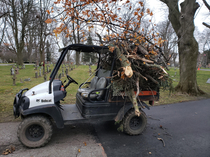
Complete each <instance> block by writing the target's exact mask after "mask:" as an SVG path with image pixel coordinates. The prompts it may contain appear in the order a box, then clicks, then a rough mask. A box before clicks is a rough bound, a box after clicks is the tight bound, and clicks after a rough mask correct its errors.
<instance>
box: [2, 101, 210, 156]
mask: <svg viewBox="0 0 210 157" xmlns="http://www.w3.org/2000/svg"><path fill="white" fill-rule="evenodd" d="M144 111H145V112H146V114H147V116H148V125H147V129H146V130H145V131H144V132H143V134H142V135H139V136H129V135H126V134H124V133H121V132H118V131H117V127H118V126H117V125H115V124H114V122H113V121H111V122H97V123H91V124H89V123H87V124H86V123H82V124H76V125H70V126H66V127H65V128H64V129H61V130H59V129H56V128H55V129H54V133H53V136H52V139H51V141H50V142H49V143H48V144H47V145H46V146H45V147H42V148H38V149H28V148H26V147H24V146H23V145H22V144H21V143H20V142H19V141H18V139H17V134H16V132H17V127H18V125H19V122H15V123H0V156H3V155H1V154H2V152H3V151H5V150H6V149H7V148H10V146H11V145H13V146H14V147H15V149H16V150H15V151H14V152H13V153H11V154H9V155H7V156H9V157H24V156H25V157H32V156H33V157H48V156H49V157H54V156H55V157H57V156H62V157H106V156H108V157H210V99H206V100H200V101H192V102H183V103H178V104H170V105H162V106H154V107H151V110H147V109H145V110H144ZM160 125H161V126H162V128H161V127H160ZM158 138H162V139H163V141H164V143H165V146H164V145H163V142H162V141H159V140H158ZM104 150H105V152H104Z"/></svg>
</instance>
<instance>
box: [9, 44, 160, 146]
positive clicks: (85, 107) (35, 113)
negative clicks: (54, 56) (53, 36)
mask: <svg viewBox="0 0 210 157" xmlns="http://www.w3.org/2000/svg"><path fill="white" fill-rule="evenodd" d="M69 50H75V51H80V52H84V53H90V52H93V53H98V55H97V56H98V65H97V70H96V72H95V74H94V78H93V79H92V80H91V81H90V82H84V83H82V84H81V85H80V86H79V89H78V91H77V94H76V103H75V104H66V105H61V104H60V101H61V100H63V99H64V98H65V97H66V95H67V92H66V88H68V86H69V85H70V84H71V83H75V84H78V83H77V81H76V80H74V79H73V78H72V77H74V76H72V77H70V76H69V75H67V80H68V82H67V83H65V81H64V82H62V81H61V80H59V79H55V77H56V74H57V73H58V70H59V68H60V66H61V64H62V63H63V61H64V58H65V55H66V54H67V52H68V51H69ZM107 51H109V48H108V47H107V46H94V45H82V44H72V45H69V46H67V47H65V48H63V49H62V53H61V55H60V57H59V59H58V61H57V63H56V65H55V67H54V69H53V71H52V73H51V75H50V79H49V81H46V82H44V83H41V84H39V85H37V86H35V87H33V88H31V89H28V88H25V89H21V90H20V91H19V92H18V93H17V94H16V96H15V99H14V104H13V110H14V116H15V117H16V118H17V117H19V116H21V118H22V122H21V123H20V125H19V127H18V131H17V136H18V138H19V140H20V141H21V143H22V144H23V145H25V146H26V147H29V148H37V147H41V146H44V145H46V144H47V143H48V142H49V141H50V139H51V136H52V132H53V129H52V124H54V123H55V125H56V126H57V128H64V125H68V124H75V123H79V122H85V121H88V122H91V121H94V120H97V121H102V120H103V121H104V120H106V121H109V120H113V121H114V120H115V121H121V123H122V125H123V130H124V132H126V133H127V134H129V135H138V134H141V133H142V132H143V130H144V129H145V127H146V124H147V117H146V115H145V113H144V112H143V111H142V108H145V107H146V108H148V109H149V106H147V104H146V103H144V102H143V101H149V103H150V104H152V103H153V102H154V100H158V99H159V91H158V90H156V91H141V92H140V94H139V99H140V100H141V101H140V103H139V108H140V112H141V115H140V116H139V117H138V116H136V115H135V112H134V109H133V105H132V103H131V102H130V101H129V99H128V98H126V96H124V97H122V96H116V95H113V92H112V90H111V88H110V84H111V80H110V78H111V76H112V72H113V70H114V65H115V62H116V57H115V56H116V55H115V51H114V52H113V56H114V57H113V60H112V61H111V66H110V69H109V70H107V69H106V70H105V69H103V66H101V57H102V56H103V54H104V53H105V52H107ZM84 84H86V85H87V84H88V85H89V87H87V88H82V87H83V85H84Z"/></svg>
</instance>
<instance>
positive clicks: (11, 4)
mask: <svg viewBox="0 0 210 157" xmlns="http://www.w3.org/2000/svg"><path fill="white" fill-rule="evenodd" d="M1 2H2V3H3V4H4V5H6V9H7V24H8V26H9V28H8V29H7V38H8V39H9V41H10V45H9V46H8V48H9V49H10V50H12V51H13V52H14V53H15V54H16V56H17V64H19V65H22V64H23V49H24V46H25V40H24V39H25V36H26V31H27V30H26V27H27V25H28V23H29V21H30V18H29V14H30V11H31V9H32V6H33V0H28V1H25V0H19V1H17V0H2V1H1ZM11 34H12V36H11Z"/></svg>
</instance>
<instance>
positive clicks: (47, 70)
mask: <svg viewBox="0 0 210 157" xmlns="http://www.w3.org/2000/svg"><path fill="white" fill-rule="evenodd" d="M47 73H49V65H47Z"/></svg>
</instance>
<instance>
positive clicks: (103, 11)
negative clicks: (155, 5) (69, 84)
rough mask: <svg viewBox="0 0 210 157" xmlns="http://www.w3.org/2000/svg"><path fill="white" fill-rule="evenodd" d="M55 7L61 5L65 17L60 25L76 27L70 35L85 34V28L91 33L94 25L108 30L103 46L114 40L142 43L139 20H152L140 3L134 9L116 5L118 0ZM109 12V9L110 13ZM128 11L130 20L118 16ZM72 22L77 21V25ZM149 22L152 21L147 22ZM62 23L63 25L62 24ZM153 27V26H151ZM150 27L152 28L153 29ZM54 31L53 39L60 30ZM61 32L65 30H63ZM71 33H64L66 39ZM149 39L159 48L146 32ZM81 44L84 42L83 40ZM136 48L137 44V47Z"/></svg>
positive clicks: (89, 0)
mask: <svg viewBox="0 0 210 157" xmlns="http://www.w3.org/2000/svg"><path fill="white" fill-rule="evenodd" d="M54 3H55V4H62V5H63V10H62V9H61V11H64V12H65V13H66V14H65V15H66V16H65V18H62V22H64V21H66V23H69V22H71V23H74V24H75V25H77V26H76V28H75V30H73V31H82V32H84V31H85V30H83V29H86V27H88V29H89V31H91V30H92V28H93V26H94V25H97V27H98V26H101V28H102V29H103V28H105V27H106V28H107V30H108V33H107V36H108V37H105V38H103V39H104V42H108V41H110V39H111V40H112V41H113V40H114V38H117V39H118V40H125V39H128V38H129V39H130V40H131V41H132V40H133V43H135V42H136V41H139V42H145V38H146V36H147V35H145V36H144V35H142V34H144V31H145V30H144V28H143V29H141V30H140V28H141V19H142V18H143V16H147V15H149V16H153V13H152V12H151V10H150V9H149V8H147V9H145V6H144V3H143V2H141V1H140V2H138V3H136V4H135V5H133V2H132V1H129V0H127V1H119V0H118V1H117V0H110V1H107V0H81V1H76V0H72V1H61V0H57V1H56V2H54ZM110 8H112V9H110ZM123 8H124V9H127V10H128V11H129V10H130V11H131V13H132V14H131V17H130V19H129V20H128V19H124V18H122V17H121V16H120V14H118V12H119V10H122V9H123ZM52 11H53V8H51V9H49V10H47V13H48V14H50V13H51V12H52ZM75 21H77V22H78V21H79V24H78V23H77V22H75ZM148 21H149V22H151V20H148ZM51 22H52V19H48V20H46V23H51ZM64 23H65V22H64ZM82 25H86V27H83V29H81V28H78V26H82ZM154 26H155V25H154ZM154 26H152V27H154ZM57 29H58V28H56V29H55V30H54V33H55V35H56V36H57V35H58V34H59V33H56V32H59V30H57ZM62 31H64V30H62ZM72 33H73V32H72V31H70V32H69V33H67V34H68V35H67V36H66V37H68V36H69V35H70V34H71V35H72ZM149 33H150V34H151V35H150V36H148V37H147V38H148V39H149V40H151V41H153V42H157V43H156V44H160V41H159V40H158V35H157V34H156V35H155V33H152V32H149ZM83 41H84V40H83ZM137 44H138V43H137Z"/></svg>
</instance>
